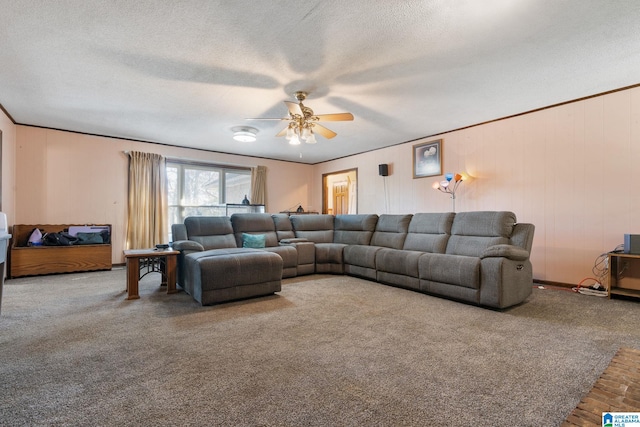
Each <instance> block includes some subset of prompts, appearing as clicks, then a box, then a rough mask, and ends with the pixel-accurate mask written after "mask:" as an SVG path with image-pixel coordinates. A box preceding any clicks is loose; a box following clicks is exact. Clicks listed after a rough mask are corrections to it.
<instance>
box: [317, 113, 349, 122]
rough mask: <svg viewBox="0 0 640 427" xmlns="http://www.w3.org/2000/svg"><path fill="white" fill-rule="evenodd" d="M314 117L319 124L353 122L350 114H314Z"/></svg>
mask: <svg viewBox="0 0 640 427" xmlns="http://www.w3.org/2000/svg"><path fill="white" fill-rule="evenodd" d="M314 117H316V118H317V120H318V121H321V122H341V121H348V120H353V114H351V113H335V114H316V115H315V116H314Z"/></svg>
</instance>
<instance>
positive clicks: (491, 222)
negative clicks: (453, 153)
mask: <svg viewBox="0 0 640 427" xmlns="http://www.w3.org/2000/svg"><path fill="white" fill-rule="evenodd" d="M515 225H516V214H514V213H513V212H506V211H476V212H459V213H457V214H456V215H455V217H454V219H453V224H452V226H451V234H452V235H454V234H455V235H462V236H483V237H506V238H510V237H511V234H512V233H513V227H514V226H515Z"/></svg>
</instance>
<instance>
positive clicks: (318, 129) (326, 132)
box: [311, 123, 337, 139]
mask: <svg viewBox="0 0 640 427" xmlns="http://www.w3.org/2000/svg"><path fill="white" fill-rule="evenodd" d="M311 130H313V133H317V134H320V135H322V136H324V137H325V138H327V139H331V138H333V137H334V136H336V135H337V133H335V132H334V131H332V130H331V129H327V128H326V127H324V126H321V125H319V124H317V123H314V124H313V128H311Z"/></svg>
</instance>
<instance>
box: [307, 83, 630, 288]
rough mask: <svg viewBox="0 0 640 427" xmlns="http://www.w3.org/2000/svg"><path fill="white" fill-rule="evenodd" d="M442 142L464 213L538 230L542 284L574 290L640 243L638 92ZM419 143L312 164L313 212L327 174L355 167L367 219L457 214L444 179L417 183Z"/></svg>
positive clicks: (537, 268) (536, 261) (536, 255)
mask: <svg viewBox="0 0 640 427" xmlns="http://www.w3.org/2000/svg"><path fill="white" fill-rule="evenodd" d="M438 138H442V139H443V141H444V142H443V151H444V153H443V154H444V156H443V162H444V166H443V168H444V172H466V173H467V174H469V175H471V176H472V179H471V180H470V181H468V182H464V183H463V184H462V185H461V186H460V188H459V190H458V196H457V199H456V210H457V211H472V210H511V211H513V212H515V213H516V215H517V217H518V220H519V221H520V222H531V223H533V224H535V226H536V232H535V238H534V243H533V245H534V247H533V251H532V254H531V259H532V262H533V267H534V277H535V278H536V279H538V280H546V281H550V282H560V283H566V284H577V283H578V282H579V281H580V280H582V279H583V278H586V277H590V276H592V267H593V265H594V262H595V260H596V258H597V257H598V256H599V255H600V254H602V253H604V252H607V251H610V250H612V249H614V248H615V247H616V246H617V245H618V244H621V243H622V242H623V235H624V234H625V233H632V234H640V189H639V184H638V183H639V182H640V88H633V89H629V90H625V91H620V92H615V93H612V94H608V95H603V96H599V97H595V98H590V99H587V100H583V101H577V102H574V103H570V104H566V105H563V106H558V107H554V108H549V109H546V110H542V111H538V112H534V113H530V114H526V115H522V116H518V117H514V118H510V119H505V120H500V121H496V122H493V123H488V124H485V125H480V126H475V127H472V128H468V129H464V130H460V131H455V132H450V133H445V134H442V135H438V136H437V137H434V138H428V139H426V140H425V141H430V140H433V139H438ZM416 143H417V142H411V143H405V144H400V145H396V146H394V147H390V148H386V149H380V150H376V151H371V152H368V153H364V154H360V155H356V156H352V157H348V158H343V159H339V160H335V161H331V162H326V163H322V164H318V165H315V166H314V173H313V179H314V181H313V186H312V188H313V194H312V196H311V197H312V200H313V205H314V206H320V204H321V201H322V184H321V176H322V174H324V173H329V172H333V171H340V170H344V169H350V168H357V169H358V194H359V197H358V212H360V213H379V214H380V213H385V212H386V208H385V206H388V207H389V209H388V213H413V212H429V211H432V212H433V211H436V212H442V211H450V210H451V209H452V205H451V200H450V199H449V198H448V196H447V195H444V194H442V193H440V192H438V191H436V190H434V189H432V187H431V185H432V184H433V182H434V181H437V180H440V179H442V177H433V178H420V179H413V177H412V165H411V163H412V146H413V145H414V144H416ZM381 163H387V164H389V168H390V171H389V172H390V175H389V176H388V177H386V178H384V177H381V176H379V175H378V164H381ZM385 179H386V187H385V181H384V180H385ZM385 197H386V198H387V203H385Z"/></svg>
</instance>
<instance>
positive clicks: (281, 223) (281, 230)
mask: <svg viewBox="0 0 640 427" xmlns="http://www.w3.org/2000/svg"><path fill="white" fill-rule="evenodd" d="M271 217H272V218H273V224H274V225H275V227H276V234H277V236H278V241H281V240H283V239H293V238H295V237H296V235H295V233H294V232H293V224H291V220H290V219H289V215H287V214H273V215H271Z"/></svg>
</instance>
